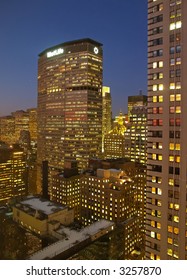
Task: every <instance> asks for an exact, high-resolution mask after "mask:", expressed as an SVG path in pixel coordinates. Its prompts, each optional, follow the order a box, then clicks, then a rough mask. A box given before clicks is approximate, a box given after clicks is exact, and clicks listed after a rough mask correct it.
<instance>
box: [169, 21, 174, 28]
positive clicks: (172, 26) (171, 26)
mask: <svg viewBox="0 0 187 280" xmlns="http://www.w3.org/2000/svg"><path fill="white" fill-rule="evenodd" d="M174 29H175V23H174V22H172V23H171V24H170V27H169V30H174Z"/></svg>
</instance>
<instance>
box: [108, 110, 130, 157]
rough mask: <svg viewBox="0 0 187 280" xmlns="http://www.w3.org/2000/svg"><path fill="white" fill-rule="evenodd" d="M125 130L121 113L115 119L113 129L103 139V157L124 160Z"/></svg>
mask: <svg viewBox="0 0 187 280" xmlns="http://www.w3.org/2000/svg"><path fill="white" fill-rule="evenodd" d="M125 130H126V127H125V126H124V118H123V115H122V113H121V112H120V115H119V116H118V118H117V123H115V125H114V128H113V129H112V130H111V131H109V132H108V133H107V134H106V135H105V137H104V157H105V159H107V158H113V159H114V158H124V156H125V137H124V135H125Z"/></svg>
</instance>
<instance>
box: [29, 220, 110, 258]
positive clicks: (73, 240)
mask: <svg viewBox="0 0 187 280" xmlns="http://www.w3.org/2000/svg"><path fill="white" fill-rule="evenodd" d="M114 225H115V223H114V222H112V221H107V220H104V219H102V220H99V221H96V222H95V223H93V224H91V225H90V226H87V227H85V228H83V229H81V230H79V231H77V230H72V229H70V228H68V227H64V226H61V227H60V229H59V230H57V231H56V232H57V233H59V236H60V235H61V236H64V235H65V236H66V237H65V238H64V239H62V240H60V241H57V242H56V243H54V244H51V245H49V246H48V247H45V248H44V249H43V250H40V251H38V252H36V253H34V254H33V255H31V256H30V257H29V259H30V260H43V259H46V258H49V259H51V258H53V257H54V256H56V255H58V254H60V253H62V252H64V251H66V250H68V249H70V248H73V247H74V246H75V245H77V244H78V243H81V242H83V241H85V240H87V239H88V238H90V237H91V236H94V235H95V234H97V233H99V232H100V231H102V230H104V229H108V228H109V227H112V226H114Z"/></svg>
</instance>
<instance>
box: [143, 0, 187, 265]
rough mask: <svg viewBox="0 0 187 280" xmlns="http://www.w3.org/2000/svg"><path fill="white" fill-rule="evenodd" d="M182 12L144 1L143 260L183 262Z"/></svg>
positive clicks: (186, 254)
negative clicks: (145, 135) (145, 146)
mask: <svg viewBox="0 0 187 280" xmlns="http://www.w3.org/2000/svg"><path fill="white" fill-rule="evenodd" d="M186 11H187V1H186V0H148V164H147V217H146V221H147V222H146V258H147V259H165V260H166V259H181V260H184V259H187V211H186V209H187V188H186V184H187V145H186V139H187V122H186V120H187V109H186V108H187V78H186V75H187V63H186V58H187V32H186V31H187V17H186V15H185V12H186Z"/></svg>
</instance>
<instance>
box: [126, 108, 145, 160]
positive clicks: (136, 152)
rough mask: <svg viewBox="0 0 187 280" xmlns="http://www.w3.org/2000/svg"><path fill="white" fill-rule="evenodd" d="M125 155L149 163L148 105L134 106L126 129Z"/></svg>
mask: <svg viewBox="0 0 187 280" xmlns="http://www.w3.org/2000/svg"><path fill="white" fill-rule="evenodd" d="M124 138H125V142H124V145H125V156H126V157H128V158H130V160H132V161H136V162H140V163H142V164H146V163H147V107H146V106H143V105H142V106H134V107H132V110H131V113H130V119H129V122H128V124H126V131H125V137H124Z"/></svg>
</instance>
